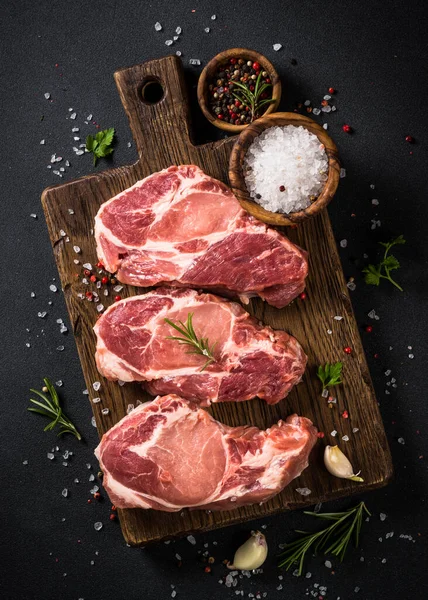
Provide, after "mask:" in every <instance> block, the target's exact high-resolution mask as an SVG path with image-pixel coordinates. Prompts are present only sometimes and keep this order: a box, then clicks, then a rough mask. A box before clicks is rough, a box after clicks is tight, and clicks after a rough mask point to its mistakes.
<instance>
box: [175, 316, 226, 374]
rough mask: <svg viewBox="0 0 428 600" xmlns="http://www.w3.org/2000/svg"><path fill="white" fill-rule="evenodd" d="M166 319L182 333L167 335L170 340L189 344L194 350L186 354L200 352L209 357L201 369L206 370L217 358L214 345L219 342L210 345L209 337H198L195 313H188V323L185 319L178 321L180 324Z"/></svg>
mask: <svg viewBox="0 0 428 600" xmlns="http://www.w3.org/2000/svg"><path fill="white" fill-rule="evenodd" d="M164 321H165V323H168V325H170V326H171V327H173V328H174V329H175V330H176V331H178V333H180V334H181V336H175V335H170V336H168V337H167V339H168V340H177V341H178V343H179V344H187V345H188V346H190V347H191V348H192V350H190V351H189V352H187V353H186V354H200V355H201V356H205V357H206V358H207V361H206V362H205V364H204V365H203V367H202V368H201V371H204V370H205V369H206V368H207V367H208V365H210V364H211V363H213V362H215V360H216V359H215V357H214V347H215V345H216V343H217V342H214V344H212V345H211V346H210V342H209V340H208V338H202V337H201V338H198V336H197V335H196V333H195V330H194V328H193V322H192V321H193V313H188V315H187V321H186V323H183V321H178V322H179V325H177V323H174V322H173V321H171V320H170V319H164Z"/></svg>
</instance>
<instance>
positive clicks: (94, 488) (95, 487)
mask: <svg viewBox="0 0 428 600" xmlns="http://www.w3.org/2000/svg"><path fill="white" fill-rule="evenodd" d="M99 489H100V488H99V487H98V486H97V485H94V487H93V488H91V489H90V490H89V491H90V493H91V494H92V495H94V494H96V493H97V492H98V491H99Z"/></svg>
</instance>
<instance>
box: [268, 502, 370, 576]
mask: <svg viewBox="0 0 428 600" xmlns="http://www.w3.org/2000/svg"><path fill="white" fill-rule="evenodd" d="M364 514H367V515H368V516H371V514H370V512H369V511H368V509H367V507H366V505H365V504H364V502H360V503H359V504H357V506H354V508H350V509H349V510H345V511H344V512H337V513H314V512H308V511H305V515H311V516H313V517H317V518H318V519H325V520H327V521H333V523H332V524H331V525H328V526H327V527H325V528H324V529H321V531H317V532H316V533H308V532H306V531H297V533H301V534H302V537H300V538H298V539H297V540H295V541H294V542H291V543H290V544H287V545H286V547H285V549H284V552H282V553H281V554H280V557H282V558H281V560H280V562H279V566H280V567H285V568H286V569H287V571H288V569H289V568H290V567H292V566H293V565H294V564H296V563H297V564H298V567H297V568H298V574H299V575H301V574H302V572H303V564H304V560H305V557H306V553H307V552H308V551H311V552H312V553H313V554H317V553H318V552H319V551H323V552H324V554H330V553H331V554H334V556H337V557H339V560H340V561H341V562H342V560H343V558H344V556H345V553H346V550H347V548H348V545H349V542H350V541H351V539H352V538H354V543H355V546H356V547H357V546H358V544H359V539H360V531H361V525H362V522H363V516H364Z"/></svg>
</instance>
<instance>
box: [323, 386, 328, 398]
mask: <svg viewBox="0 0 428 600" xmlns="http://www.w3.org/2000/svg"><path fill="white" fill-rule="evenodd" d="M321 396H322V397H323V398H327V397H328V389H327V388H324V389H323V391H322V393H321Z"/></svg>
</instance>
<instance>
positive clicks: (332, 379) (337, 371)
mask: <svg viewBox="0 0 428 600" xmlns="http://www.w3.org/2000/svg"><path fill="white" fill-rule="evenodd" d="M342 366H343V365H342V363H341V362H337V363H333V364H330V363H326V364H325V365H324V366H322V365H320V366H319V367H318V370H317V377H318V379H319V380H320V381H321V383H322V389H323V390H325V388H327V387H330V386H333V385H339V383H342V380H341V376H342Z"/></svg>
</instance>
